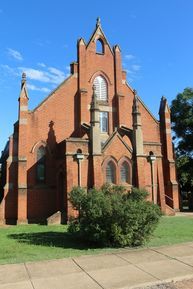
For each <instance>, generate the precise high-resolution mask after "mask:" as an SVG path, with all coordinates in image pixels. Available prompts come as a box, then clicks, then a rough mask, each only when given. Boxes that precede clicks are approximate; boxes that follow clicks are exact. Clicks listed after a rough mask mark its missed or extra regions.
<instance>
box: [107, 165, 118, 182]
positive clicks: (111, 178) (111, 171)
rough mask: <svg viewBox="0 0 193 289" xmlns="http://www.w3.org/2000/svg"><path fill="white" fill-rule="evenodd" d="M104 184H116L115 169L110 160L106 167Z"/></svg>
mask: <svg viewBox="0 0 193 289" xmlns="http://www.w3.org/2000/svg"><path fill="white" fill-rule="evenodd" d="M106 183H110V184H115V183H116V167H115V164H114V162H113V161H112V160H110V161H109V162H108V163H107V165H106Z"/></svg>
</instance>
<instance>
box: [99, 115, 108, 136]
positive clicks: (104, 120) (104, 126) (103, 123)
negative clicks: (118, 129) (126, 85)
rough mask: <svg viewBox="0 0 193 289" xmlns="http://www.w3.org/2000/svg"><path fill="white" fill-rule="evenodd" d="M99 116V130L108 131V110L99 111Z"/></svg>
mask: <svg viewBox="0 0 193 289" xmlns="http://www.w3.org/2000/svg"><path fill="white" fill-rule="evenodd" d="M99 116H100V130H101V132H108V112H106V111H101V112H100V114H99Z"/></svg>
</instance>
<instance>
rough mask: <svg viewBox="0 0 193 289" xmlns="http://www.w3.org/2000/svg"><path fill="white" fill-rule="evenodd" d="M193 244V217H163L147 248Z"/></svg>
mask: <svg viewBox="0 0 193 289" xmlns="http://www.w3.org/2000/svg"><path fill="white" fill-rule="evenodd" d="M191 241H192V242H193V217H188V216H185V217H182V216H180V217H162V218H161V220H160V223H159V225H158V226H157V228H156V230H155V231H154V233H153V236H152V238H151V239H150V241H149V242H148V243H147V244H146V245H147V246H150V247H152V246H163V245H172V244H178V243H183V242H191Z"/></svg>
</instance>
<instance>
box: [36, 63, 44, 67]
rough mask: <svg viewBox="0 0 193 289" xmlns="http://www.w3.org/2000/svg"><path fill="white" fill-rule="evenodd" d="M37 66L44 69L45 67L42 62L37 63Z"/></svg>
mask: <svg viewBox="0 0 193 289" xmlns="http://www.w3.org/2000/svg"><path fill="white" fill-rule="evenodd" d="M38 65H39V66H41V67H46V65H45V64H44V63H43V62H38Z"/></svg>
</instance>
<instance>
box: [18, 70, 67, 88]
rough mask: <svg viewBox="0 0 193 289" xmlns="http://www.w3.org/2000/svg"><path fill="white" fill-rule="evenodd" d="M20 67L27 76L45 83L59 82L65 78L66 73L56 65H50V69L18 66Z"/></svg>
mask: <svg viewBox="0 0 193 289" xmlns="http://www.w3.org/2000/svg"><path fill="white" fill-rule="evenodd" d="M18 69H19V70H20V71H24V72H25V73H26V75H27V78H29V79H31V80H37V81H41V82H45V83H54V84H59V83H61V82H62V81H63V80H64V79H65V74H64V73H63V71H61V70H59V69H57V68H55V67H48V68H47V70H48V71H44V70H38V69H34V68H29V67H18Z"/></svg>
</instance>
